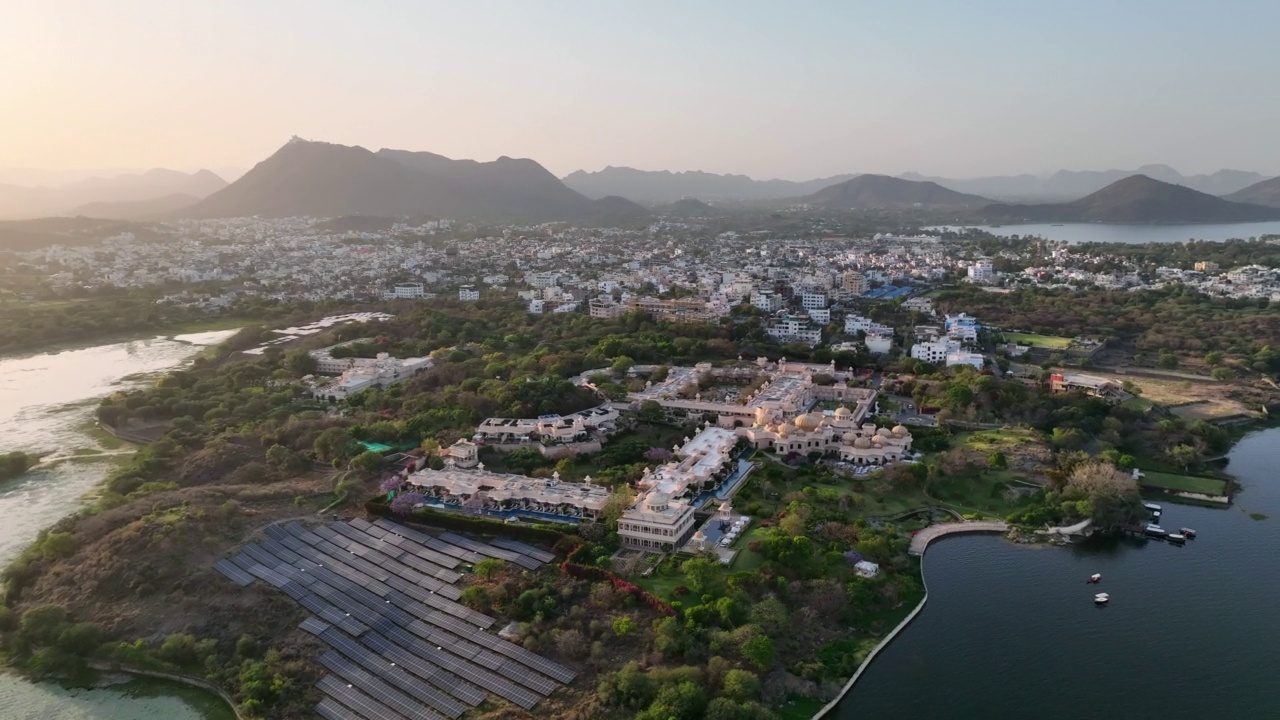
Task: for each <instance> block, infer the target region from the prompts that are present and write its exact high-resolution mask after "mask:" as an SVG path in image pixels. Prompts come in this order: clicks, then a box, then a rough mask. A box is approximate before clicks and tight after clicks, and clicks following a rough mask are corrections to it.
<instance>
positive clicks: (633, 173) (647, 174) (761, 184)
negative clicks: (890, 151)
mask: <svg viewBox="0 0 1280 720" xmlns="http://www.w3.org/2000/svg"><path fill="white" fill-rule="evenodd" d="M856 176H857V175H856V174H844V175H835V176H832V177H829V178H819V179H814V180H804V181H794V180H780V179H772V180H755V179H753V178H751V177H748V176H746V175H737V174H716V173H709V172H704V171H701V170H684V171H677V172H672V171H670V170H637V169H635V168H630V167H615V166H613V165H610V166H607V167H605V168H604V169H603V170H598V171H595V172H588V171H586V170H576V171H574V172H572V173H570V174H568V175H566V176H565V177H563V178H562V180H563V182H564V184H565V185H567V186H568V187H570V188H572V189H574V190H576V191H578V192H580V193H582V194H583V195H585V196H587V197H603V196H605V195H620V196H622V197H627V198H630V199H631V200H634V201H635V202H638V203H642V204H645V205H650V206H658V205H670V204H672V203H675V202H676V201H678V200H684V199H686V198H689V199H694V200H703V201H706V200H781V199H784V198H791V197H798V196H801V195H808V194H810V193H813V192H817V191H818V190H821V189H822V188H824V187H829V186H831V185H835V184H837V183H840V182H844V181H845V180H850V179H852V178H854V177H856Z"/></svg>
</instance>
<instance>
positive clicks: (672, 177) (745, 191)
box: [564, 165, 1267, 205]
mask: <svg viewBox="0 0 1280 720" xmlns="http://www.w3.org/2000/svg"><path fill="white" fill-rule="evenodd" d="M1132 175H1146V176H1148V177H1151V178H1154V179H1156V180H1161V181H1163V182H1167V183H1173V184H1176V185H1184V186H1186V187H1189V188H1191V189H1193V190H1199V191H1200V192H1205V193H1209V194H1210V195H1225V194H1227V193H1232V192H1236V191H1238V190H1241V189H1243V188H1245V187H1248V186H1250V185H1252V184H1254V183H1258V182H1260V181H1262V180H1265V179H1267V176H1265V175H1261V174H1259V173H1256V172H1246V171H1242V170H1219V171H1218V172H1215V173H1212V174H1209V175H1183V174H1181V173H1179V172H1178V171H1177V170H1174V169H1173V168H1171V167H1169V166H1168V165H1144V166H1143V167H1140V168H1138V169H1137V170H1103V171H1092V170H1086V171H1079V172H1077V171H1071V170H1059V171H1058V172H1056V173H1053V174H1052V175H1047V176H1038V175H1031V174H1023V175H1009V176H992V177H980V178H968V179H957V178H944V177H930V176H925V175H921V174H919V173H903V174H901V175H898V176H897V177H898V178H900V179H903V180H912V181H917V182H934V183H937V184H938V185H941V186H942V187H944V188H947V189H949V190H954V191H956V192H959V193H966V194H970V195H978V196H981V197H985V198H991V199H993V200H1007V201H1013V202H1019V201H1022V202H1027V201H1041V202H1044V201H1055V202H1056V201H1067V200H1076V199H1079V198H1082V197H1084V196H1085V195H1088V194H1089V193H1092V192H1096V191H1098V190H1101V189H1102V188H1104V187H1106V186H1107V185H1110V184H1111V183H1113V182H1115V181H1117V180H1121V179H1124V178H1126V177H1130V176H1132ZM857 176H858V174H857V173H853V174H846V175H837V176H834V177H830V178H822V179H817V180H806V181H802V182H795V181H791V180H753V179H751V178H749V177H747V176H746V175H715V174H712V173H705V172H698V171H692V172H675V173H673V172H668V171H666V170H658V171H647V170H635V169H633V168H626V167H607V168H605V169H604V170H601V171H599V172H585V171H583V170H578V171H577V172H574V173H571V174H569V175H567V176H565V178H564V182H565V184H566V185H568V186H569V187H571V188H573V189H574V190H577V191H578V192H580V193H582V194H583V195H586V196H587V197H603V196H604V195H621V196H623V197H626V198H630V199H631V200H634V201H636V202H638V203H641V204H645V205H659V204H667V203H672V202H675V201H676V200H679V199H682V198H695V199H698V200H705V201H711V202H715V201H717V200H721V201H727V200H732V201H742V200H780V199H783V198H796V197H801V196H804V195H809V194H812V193H814V192H817V191H818V190H821V189H822V188H826V187H830V186H832V185H835V184H837V183H840V182H844V181H846V180H849V179H851V178H854V177H857Z"/></svg>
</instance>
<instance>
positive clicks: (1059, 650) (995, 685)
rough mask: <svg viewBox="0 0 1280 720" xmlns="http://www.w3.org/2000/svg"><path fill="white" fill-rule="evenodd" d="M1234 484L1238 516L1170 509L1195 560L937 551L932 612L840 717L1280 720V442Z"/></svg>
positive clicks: (948, 542)
mask: <svg viewBox="0 0 1280 720" xmlns="http://www.w3.org/2000/svg"><path fill="white" fill-rule="evenodd" d="M1229 469H1230V470H1231V472H1232V473H1233V474H1234V475H1235V476H1236V477H1237V478H1238V479H1239V480H1240V483H1241V484H1242V485H1243V488H1244V490H1243V491H1242V492H1241V493H1240V494H1239V496H1238V498H1237V505H1236V506H1235V507H1232V508H1231V509H1224V510H1219V509H1211V508H1201V507H1192V506H1185V505H1174V504H1171V503H1164V505H1165V513H1164V519H1163V524H1164V525H1165V526H1166V527H1184V526H1185V527H1192V528H1195V529H1196V530H1197V531H1198V533H1199V538H1198V539H1196V540H1193V541H1190V542H1188V543H1187V544H1186V546H1184V547H1177V546H1174V545H1169V544H1166V543H1164V542H1146V543H1144V542H1142V541H1133V540H1113V541H1100V542H1093V543H1088V544H1083V545H1079V546H1073V547H1071V548H1028V547H1024V546H1017V545H1013V544H1011V543H1008V542H1005V541H1004V540H1002V539H999V538H996V537H991V536H959V537H953V538H947V539H943V540H941V541H939V542H937V543H935V544H934V545H933V546H931V547H930V549H929V552H928V555H927V556H926V558H925V563H924V565H925V567H924V573H925V579H926V581H927V582H928V585H929V602H928V604H927V605H926V606H925V609H924V611H923V612H922V613H920V615H919V616H918V617H917V618H916V620H915V622H914V623H912V624H911V625H910V626H909V627H908V628H906V629H905V630H904V631H903V633H902V634H901V635H899V636H898V637H897V639H895V640H894V641H893V643H892V644H890V645H889V646H888V647H887V648H885V650H884V651H883V652H881V653H880V655H879V656H877V658H876V659H875V661H874V662H872V663H871V665H870V666H869V667H868V669H867V672H866V673H865V674H864V675H863V676H862V679H860V680H859V681H858V684H857V685H856V686H854V689H853V691H852V692H850V694H849V696H848V697H847V698H846V699H845V701H844V702H843V703H841V705H840V707H839V709H838V711H837V712H836V713H835V717H837V718H841V719H842V720H851V719H852V718H855V717H856V718H865V717H883V718H925V717H930V718H932V717H938V718H1013V717H1035V718H1037V720H1056V719H1057V718H1062V719H1063V720H1067V719H1075V718H1092V717H1126V716H1127V717H1147V718H1221V719H1223V720H1232V719H1234V718H1277V717H1280V693H1277V690H1280V680H1277V679H1276V675H1275V671H1276V668H1277V667H1280V428H1272V429H1268V430H1261V431H1258V432H1255V433H1253V434H1251V435H1249V436H1248V437H1246V438H1245V439H1244V440H1243V441H1241V442H1240V443H1239V444H1238V445H1237V446H1236V448H1235V449H1234V450H1233V451H1232V453H1231V455H1230V465H1229ZM1249 513H1264V514H1266V515H1268V516H1270V517H1269V519H1266V520H1260V521H1259V520H1254V519H1251V518H1250V516H1249ZM1095 572H1098V573H1102V584H1101V586H1099V587H1096V588H1095V586H1092V585H1086V584H1085V582H1084V580H1085V578H1086V577H1088V576H1089V575H1090V574H1092V573H1095ZM1097 591H1105V592H1108V593H1110V594H1111V604H1110V605H1109V606H1106V607H1102V608H1099V607H1095V606H1094V605H1093V603H1092V597H1093V593H1094V592H1097Z"/></svg>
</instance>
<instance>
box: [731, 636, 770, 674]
mask: <svg viewBox="0 0 1280 720" xmlns="http://www.w3.org/2000/svg"><path fill="white" fill-rule="evenodd" d="M739 652H741V653H742V657H744V658H746V659H747V661H748V662H750V663H751V664H752V665H755V666H756V667H757V668H758V669H760V670H768V669H769V667H770V666H772V665H773V640H771V639H769V637H768V636H766V635H762V634H755V635H752V636H750V637H749V638H748V639H747V640H746V641H745V642H743V643H742V647H741V648H739Z"/></svg>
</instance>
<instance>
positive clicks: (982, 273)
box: [969, 260, 996, 282]
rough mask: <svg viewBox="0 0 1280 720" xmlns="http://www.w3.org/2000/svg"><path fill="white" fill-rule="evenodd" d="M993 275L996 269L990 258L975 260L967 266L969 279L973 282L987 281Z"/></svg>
mask: <svg viewBox="0 0 1280 720" xmlns="http://www.w3.org/2000/svg"><path fill="white" fill-rule="evenodd" d="M995 277H996V269H995V266H994V265H993V264H992V263H991V261H990V260H975V261H974V263H973V264H972V265H970V266H969V279H970V280H972V281H974V282H987V281H990V280H994V279H995Z"/></svg>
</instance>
